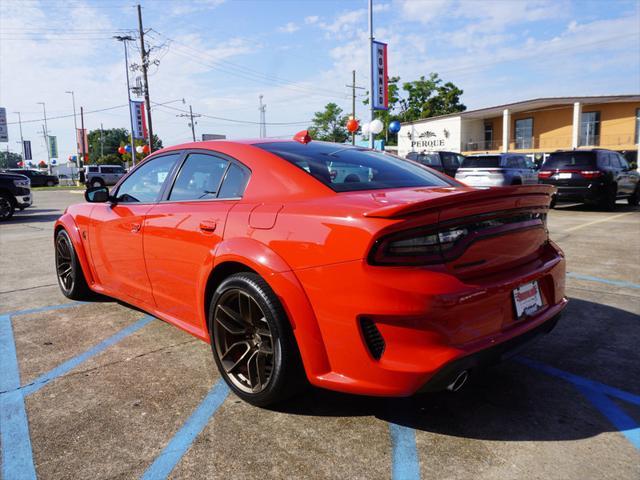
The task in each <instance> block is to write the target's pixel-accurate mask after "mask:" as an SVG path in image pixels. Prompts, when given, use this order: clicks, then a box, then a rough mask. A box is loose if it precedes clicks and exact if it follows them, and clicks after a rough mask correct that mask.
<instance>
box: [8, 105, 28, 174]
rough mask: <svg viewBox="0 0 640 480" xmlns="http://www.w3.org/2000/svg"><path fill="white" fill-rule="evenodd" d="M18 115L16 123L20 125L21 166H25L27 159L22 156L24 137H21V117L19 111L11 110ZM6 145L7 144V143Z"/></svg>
mask: <svg viewBox="0 0 640 480" xmlns="http://www.w3.org/2000/svg"><path fill="white" fill-rule="evenodd" d="M13 113H15V114H17V115H18V125H19V127H20V146H21V147H22V168H27V159H26V158H24V157H25V155H24V138H23V137H22V117H21V116H20V112H13ZM7 147H8V145H7ZM8 160H9V157H7V161H8Z"/></svg>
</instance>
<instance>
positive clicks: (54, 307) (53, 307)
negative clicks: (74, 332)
mask: <svg viewBox="0 0 640 480" xmlns="http://www.w3.org/2000/svg"><path fill="white" fill-rule="evenodd" d="M87 303H88V302H73V303H61V304H59V305H47V306H46V307H38V308H29V309H27V310H14V311H12V312H5V313H2V314H0V315H9V316H10V317H13V316H15V315H30V314H32V313H41V312H48V311H50V310H62V309H65V308H73V307H77V306H80V305H86V304H87Z"/></svg>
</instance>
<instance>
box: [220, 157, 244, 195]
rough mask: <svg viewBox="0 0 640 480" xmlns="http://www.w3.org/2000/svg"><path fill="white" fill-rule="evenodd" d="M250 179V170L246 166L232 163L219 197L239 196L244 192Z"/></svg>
mask: <svg viewBox="0 0 640 480" xmlns="http://www.w3.org/2000/svg"><path fill="white" fill-rule="evenodd" d="M248 181H249V172H248V171H247V170H245V169H244V168H240V167H239V166H237V165H234V164H231V166H230V167H229V171H228V172H227V175H226V177H224V182H222V188H220V193H219V194H218V198H239V197H242V195H243V194H244V189H245V187H246V186H247V182H248Z"/></svg>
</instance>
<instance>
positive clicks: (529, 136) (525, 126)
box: [516, 118, 533, 150]
mask: <svg viewBox="0 0 640 480" xmlns="http://www.w3.org/2000/svg"><path fill="white" fill-rule="evenodd" d="M524 148H533V118H522V119H520V120H516V149H518V150H521V149H524Z"/></svg>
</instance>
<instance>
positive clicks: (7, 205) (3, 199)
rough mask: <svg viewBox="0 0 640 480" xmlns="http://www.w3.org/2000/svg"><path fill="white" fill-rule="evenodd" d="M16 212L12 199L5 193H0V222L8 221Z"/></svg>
mask: <svg viewBox="0 0 640 480" xmlns="http://www.w3.org/2000/svg"><path fill="white" fill-rule="evenodd" d="M15 211H16V205H15V201H14V199H13V197H12V196H11V195H8V194H6V193H0V222H2V221H3V220H9V219H10V218H11V217H13V213H14V212H15Z"/></svg>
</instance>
